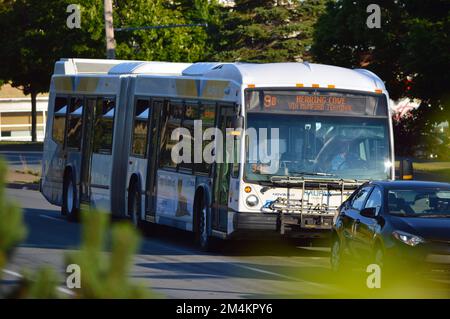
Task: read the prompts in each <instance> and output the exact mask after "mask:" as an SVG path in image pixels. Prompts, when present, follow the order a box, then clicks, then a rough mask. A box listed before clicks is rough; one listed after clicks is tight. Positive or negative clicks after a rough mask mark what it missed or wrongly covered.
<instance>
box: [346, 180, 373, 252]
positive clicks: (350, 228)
mask: <svg viewBox="0 0 450 319" xmlns="http://www.w3.org/2000/svg"><path fill="white" fill-rule="evenodd" d="M371 190H372V186H363V187H362V188H361V189H360V190H359V191H357V193H356V194H355V195H354V196H353V197H352V199H351V201H350V204H349V207H348V209H346V210H345V216H344V227H343V235H344V240H345V241H346V246H347V248H348V250H349V252H350V254H351V257H353V258H355V259H359V258H360V257H361V256H360V255H359V254H358V253H357V244H356V243H355V227H357V225H358V224H359V223H360V222H361V215H360V211H361V209H362V208H363V207H364V204H365V202H366V199H367V197H368V195H369V193H370V191H371Z"/></svg>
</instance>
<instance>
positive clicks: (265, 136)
mask: <svg viewBox="0 0 450 319" xmlns="http://www.w3.org/2000/svg"><path fill="white" fill-rule="evenodd" d="M246 127H247V131H246V132H247V138H246V153H247V154H246V155H247V156H246V164H245V170H244V171H245V177H246V179H247V180H249V181H269V180H270V178H271V177H272V176H274V175H282V176H307V177H308V178H309V177H312V178H314V176H316V177H315V178H320V177H331V178H333V179H335V178H336V179H341V178H345V179H347V178H348V179H358V180H363V179H388V178H390V176H391V173H390V165H391V163H390V150H389V135H388V120H387V119H386V118H364V117H344V116H321V115H319V116H318V115H298V114H292V115H284V114H265V113H248V114H247V126H246Z"/></svg>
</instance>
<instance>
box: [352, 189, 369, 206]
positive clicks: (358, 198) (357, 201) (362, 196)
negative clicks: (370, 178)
mask: <svg viewBox="0 0 450 319" xmlns="http://www.w3.org/2000/svg"><path fill="white" fill-rule="evenodd" d="M370 189H371V187H364V188H362V189H361V190H360V191H359V192H358V193H357V194H356V195H355V197H353V199H352V208H354V209H357V210H361V209H362V208H363V205H364V202H365V200H366V198H367V195H368V194H369V192H370Z"/></svg>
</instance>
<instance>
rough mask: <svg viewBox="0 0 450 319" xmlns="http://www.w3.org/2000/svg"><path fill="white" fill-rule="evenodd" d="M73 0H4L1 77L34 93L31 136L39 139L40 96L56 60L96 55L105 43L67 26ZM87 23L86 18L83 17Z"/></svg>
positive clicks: (0, 28)
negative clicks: (38, 109)
mask: <svg viewBox="0 0 450 319" xmlns="http://www.w3.org/2000/svg"><path fill="white" fill-rule="evenodd" d="M71 2H72V1H70V0H48V1H40V0H1V2H0V37H1V38H2V41H3V43H4V45H2V46H1V47H0V61H1V64H0V77H2V79H3V80H5V81H9V82H11V84H12V86H14V87H17V88H21V89H22V90H23V92H24V94H25V95H30V96H31V118H32V127H31V136H32V140H33V141H36V97H37V94H38V93H43V92H47V91H48V88H49V84H50V76H51V74H52V71H53V66H54V63H55V61H56V60H59V59H60V58H61V57H72V56H76V57H92V56H99V52H100V50H101V52H103V43H101V42H100V41H99V39H98V38H95V37H91V36H90V34H89V33H88V32H85V30H84V29H83V27H82V28H81V29H76V28H75V29H69V28H68V27H67V25H66V19H67V17H68V13H67V12H66V8H67V6H68V4H70V3H71ZM82 22H83V20H82Z"/></svg>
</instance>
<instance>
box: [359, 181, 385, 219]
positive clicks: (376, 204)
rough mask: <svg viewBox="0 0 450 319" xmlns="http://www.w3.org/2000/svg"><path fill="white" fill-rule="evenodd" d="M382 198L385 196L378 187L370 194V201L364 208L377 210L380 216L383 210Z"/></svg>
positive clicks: (368, 200)
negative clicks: (381, 209)
mask: <svg viewBox="0 0 450 319" xmlns="http://www.w3.org/2000/svg"><path fill="white" fill-rule="evenodd" d="M382 198H383V196H382V193H381V190H380V189H379V188H378V187H375V188H374V189H373V191H372V193H371V194H370V196H369V199H367V203H366V205H365V206H364V208H376V212H377V215H378V213H379V211H380V208H381V203H382Z"/></svg>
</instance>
